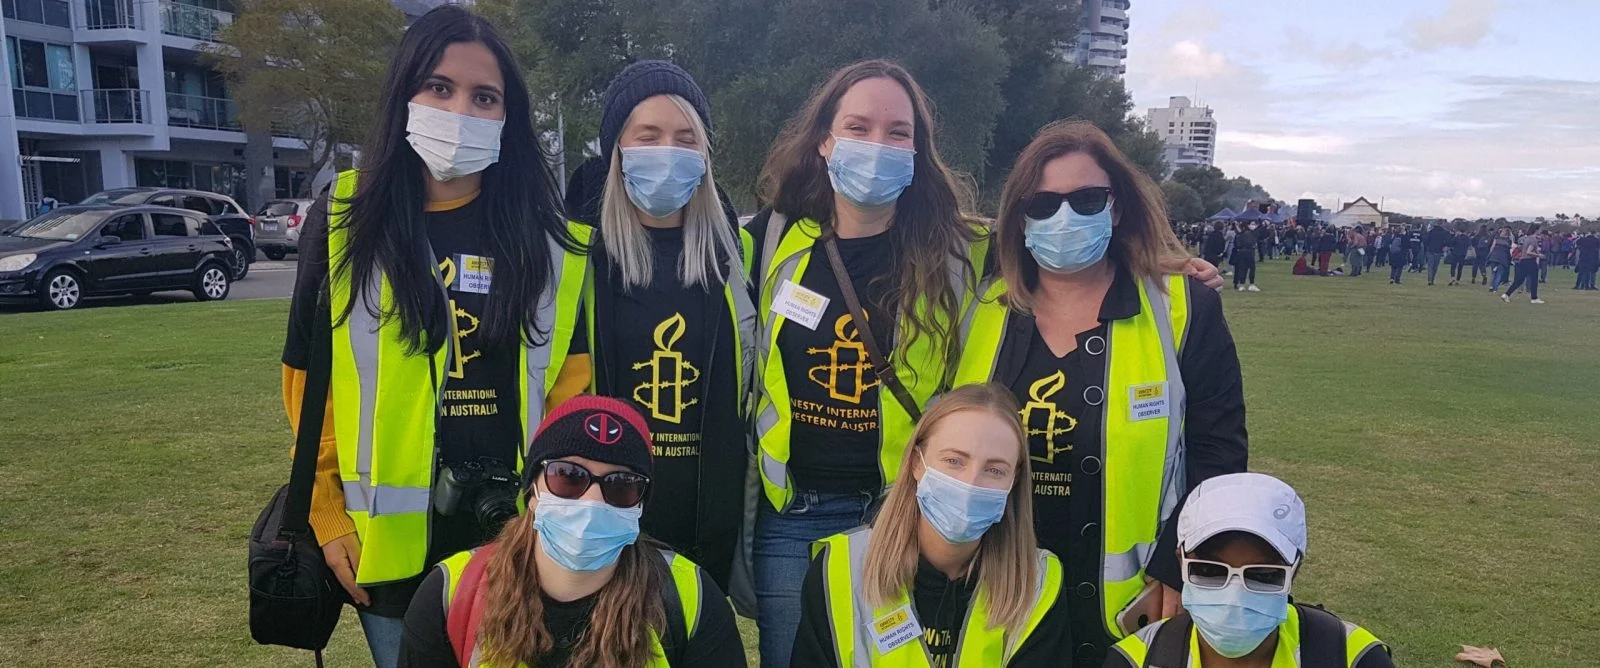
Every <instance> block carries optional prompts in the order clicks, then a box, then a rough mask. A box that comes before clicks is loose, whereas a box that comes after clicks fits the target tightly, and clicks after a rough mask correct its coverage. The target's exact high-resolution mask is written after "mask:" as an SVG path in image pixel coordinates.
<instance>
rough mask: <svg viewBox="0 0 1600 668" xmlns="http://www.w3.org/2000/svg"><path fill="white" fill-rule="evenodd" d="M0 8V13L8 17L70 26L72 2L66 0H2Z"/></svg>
mask: <svg viewBox="0 0 1600 668" xmlns="http://www.w3.org/2000/svg"><path fill="white" fill-rule="evenodd" d="M0 9H3V11H0V15H4V16H5V17H6V18H8V19H16V20H18V21H27V22H29V23H42V24H44V25H48V26H60V27H62V28H71V27H72V4H71V3H69V2H67V0H3V1H0Z"/></svg>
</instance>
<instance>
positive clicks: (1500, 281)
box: [1489, 262, 1511, 290]
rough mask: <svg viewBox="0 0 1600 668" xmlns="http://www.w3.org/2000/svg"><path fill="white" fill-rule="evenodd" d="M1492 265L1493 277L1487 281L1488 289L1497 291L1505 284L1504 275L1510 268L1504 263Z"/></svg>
mask: <svg viewBox="0 0 1600 668" xmlns="http://www.w3.org/2000/svg"><path fill="white" fill-rule="evenodd" d="M1493 264H1494V276H1493V277H1492V280H1490V281H1489V289H1490V290H1499V289H1500V286H1501V285H1504V284H1505V282H1506V274H1507V273H1509V271H1510V269H1511V267H1510V265H1507V264H1506V263H1504V262H1495V263H1493Z"/></svg>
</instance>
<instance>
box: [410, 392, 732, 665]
mask: <svg viewBox="0 0 1600 668" xmlns="http://www.w3.org/2000/svg"><path fill="white" fill-rule="evenodd" d="M648 429H649V427H647V426H646V424H645V421H644V418H643V417H642V416H640V415H639V412H638V411H636V410H634V409H633V407H632V406H630V405H628V404H626V403H624V402H622V401H620V400H617V399H612V398H609V397H579V398H576V399H573V400H572V401H569V402H567V403H565V404H562V405H561V406H560V407H558V408H556V409H555V411H553V412H552V413H551V414H550V418H549V419H548V420H546V421H545V423H544V424H543V425H541V426H540V427H539V433H538V435H537V436H534V438H533V443H532V444H531V445H529V446H528V465H527V466H526V467H525V468H524V469H523V473H522V489H523V490H525V491H524V498H525V499H526V500H527V504H528V513H527V514H526V515H525V516H523V517H521V518H519V519H515V520H512V521H511V522H509V523H507V524H506V526H505V528H504V529H503V530H502V531H501V532H500V535H499V537H498V538H496V539H495V540H494V542H492V543H490V544H488V545H485V546H484V547H482V548H479V549H477V550H473V551H470V552H461V553H459V554H456V555H454V556H451V557H450V558H448V559H445V560H444V561H443V562H441V563H440V564H439V566H438V568H436V569H435V570H434V571H433V572H432V573H429V574H428V577H427V579H426V580H424V581H423V582H422V587H421V588H420V589H418V590H417V595H416V598H415V599H413V600H412V602H411V609H410V610H409V611H407V612H406V619H405V640H404V642H403V643H402V644H401V653H400V665H401V666H402V668H457V667H458V666H466V667H468V668H515V667H516V666H538V667H539V668H567V667H572V668H645V667H649V668H668V667H675V668H682V667H683V666H689V667H703V668H723V667H724V666H733V667H735V668H742V667H743V666H744V665H745V657H744V646H743V645H742V644H741V643H740V641H739V630H738V629H737V628H736V627H735V626H734V623H733V611H732V610H731V609H729V607H728V601H727V599H725V598H724V597H723V595H722V590H721V589H718V588H717V585H716V583H714V582H712V581H711V578H709V577H705V574H704V573H702V572H701V570H700V568H699V567H698V566H696V565H695V564H694V562H692V561H690V560H689V559H688V558H686V557H684V556H681V555H677V554H673V553H672V552H669V551H666V550H663V549H659V548H657V547H654V546H653V544H652V543H649V542H640V534H639V517H640V515H641V514H642V513H643V512H644V510H643V508H642V507H641V506H643V505H644V504H645V502H646V499H647V498H648V497H649V496H650V494H651V492H652V485H651V477H650V474H651V469H652V459H653V457H652V455H651V445H650V432H649V431H648Z"/></svg>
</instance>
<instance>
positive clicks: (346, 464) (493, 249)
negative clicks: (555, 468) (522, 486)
mask: <svg viewBox="0 0 1600 668" xmlns="http://www.w3.org/2000/svg"><path fill="white" fill-rule="evenodd" d="M376 118H377V119H378V124H377V127H375V128H374V131H373V134H372V136H371V137H370V138H369V139H368V141H367V142H366V143H364V144H363V149H364V151H363V156H362V157H363V161H362V164H363V167H362V168H361V169H360V170H359V171H349V172H345V173H342V174H340V175H339V177H338V180H337V181H336V182H335V183H334V185H333V187H332V195H331V197H325V198H323V199H322V200H321V201H319V202H318V203H317V205H316V206H315V207H314V208H313V209H312V213H311V215H310V216H309V217H308V218H309V219H308V221H307V229H306V232H305V234H304V235H303V239H302V243H303V244H304V245H303V246H302V247H301V256H300V257H301V262H300V273H299V276H298V277H297V280H296V285H295V292H294V301H293V305H292V307H291V314H290V318H289V328H288V329H289V332H288V336H287V340H286V341H285V344H284V355H283V362H284V365H285V368H284V383H283V385H284V388H283V389H284V393H283V394H284V402H285V405H286V407H287V409H288V413H289V416H290V423H291V424H297V423H298V422H297V418H298V415H299V412H300V410H301V409H302V408H303V407H302V406H301V405H300V403H301V396H302V393H303V392H304V386H305V378H306V369H307V366H308V364H309V359H310V358H311V356H310V355H309V352H310V351H311V349H312V347H313V346H330V345H331V348H332V354H331V359H332V369H331V383H330V392H329V397H328V402H327V408H326V410H327V411H328V413H327V415H328V417H327V419H326V420H325V422H324V424H325V425H326V427H325V429H324V433H323V434H322V441H321V446H320V450H319V454H318V457H317V475H316V481H315V484H314V486H313V493H312V504H311V528H312V530H313V531H314V532H315V533H316V536H317V539H318V541H319V542H320V543H321V544H322V546H323V552H324V555H325V556H326V558H327V560H328V564H329V566H330V567H331V569H332V571H333V573H334V574H335V575H336V576H337V577H338V579H339V582H340V584H342V585H343V586H344V588H345V589H346V590H347V591H348V592H349V594H350V596H351V598H352V599H353V600H354V601H355V603H356V605H357V610H358V611H359V612H360V618H361V622H362V626H363V628H364V630H365V631H366V635H367V642H368V646H369V648H370V649H371V651H372V655H373V660H374V662H375V663H376V664H377V666H378V668H393V666H394V665H395V661H396V654H397V653H398V651H399V646H400V630H401V626H402V625H401V620H402V618H403V617H404V615H405V610H406V606H407V604H408V603H409V602H410V601H411V596H412V592H414V591H415V590H416V587H417V584H418V583H419V582H420V581H421V579H422V575H423V574H424V572H425V571H426V569H427V568H428V567H429V566H431V565H433V564H434V563H436V562H437V561H438V560H439V559H442V558H444V557H445V556H448V555H450V554H454V553H456V552H458V551H461V550H465V549H469V548H472V547H475V546H477V545H481V544H483V542H485V541H486V540H488V539H489V538H492V537H493V536H494V535H495V532H496V531H498V529H499V526H498V525H499V523H501V522H503V521H504V520H505V518H507V517H511V516H514V515H515V514H516V487H515V485H516V480H517V471H518V470H520V468H521V464H522V451H523V449H524V447H525V445H526V443H527V442H528V436H529V435H531V434H532V433H533V432H534V430H536V429H537V428H538V427H539V422H540V420H541V419H542V418H543V415H544V412H545V406H546V403H547V402H549V403H550V404H551V405H554V403H558V400H559V399H560V398H564V397H566V396H571V395H573V394H576V393H578V392H580V391H582V389H583V388H584V387H585V386H587V385H588V382H589V373H588V371H589V368H588V362H587V360H586V359H584V358H583V348H582V337H581V335H580V336H576V337H575V336H574V331H575V330H576V329H577V328H578V325H577V323H578V318H579V313H578V300H579V293H580V292H581V290H582V286H583V281H584V271H585V269H586V264H585V262H584V261H583V256H582V255H581V253H578V252H574V251H576V250H578V249H579V248H580V245H579V244H578V243H577V241H576V240H574V239H573V238H572V236H571V234H570V233H569V232H568V230H567V227H566V226H565V225H564V224H563V221H562V218H561V208H560V201H559V199H558V197H557V188H556V184H555V182H554V179H553V177H552V175H551V174H550V172H549V170H548V168H547V166H546V164H545V161H544V159H543V155H544V154H543V153H542V152H541V151H540V149H539V143H538V141H537V138H536V135H535V133H534V128H533V121H532V117H531V115H530V111H529V103H528V91H527V87H526V86H525V85H524V84H523V82H522V78H521V75H520V74H519V69H518V68H517V66H516V64H515V63H514V62H513V61H512V58H511V55H510V51H509V49H507V48H506V45H505V43H504V42H503V41H502V40H501V39H500V37H499V36H498V35H496V34H495V31H494V28H493V27H491V26H490V25H489V24H488V23H487V22H485V21H484V20H483V19H481V18H479V17H477V16H474V15H473V14H471V13H470V12H469V11H468V10H465V9H463V8H461V7H459V6H444V7H440V8H438V9H435V10H433V11H431V12H429V13H427V14H426V15H424V16H423V17H422V18H421V19H418V20H417V22H416V23H414V24H413V25H412V26H411V28H410V29H408V30H407V31H406V33H405V36H404V38H403V39H402V40H401V42H400V45H399V47H398V49H397V51H396V53H395V56H394V60H393V62H392V63H391V64H390V69H389V75H388V81H387V83H386V84H385V87H384V90H383V94H382V98H381V104H380V109H379V113H378V114H377V116H376ZM569 362H571V363H569ZM315 403H321V402H320V401H318V402H315ZM304 408H309V409H312V410H323V406H321V405H312V406H306V407H304Z"/></svg>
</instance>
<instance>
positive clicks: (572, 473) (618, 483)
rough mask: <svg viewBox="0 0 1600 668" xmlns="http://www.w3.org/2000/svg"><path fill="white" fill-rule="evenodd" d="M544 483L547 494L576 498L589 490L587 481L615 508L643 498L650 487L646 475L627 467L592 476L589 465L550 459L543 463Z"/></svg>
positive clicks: (631, 505)
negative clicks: (584, 465)
mask: <svg viewBox="0 0 1600 668" xmlns="http://www.w3.org/2000/svg"><path fill="white" fill-rule="evenodd" d="M543 466H544V471H543V475H544V486H545V489H548V490H550V493H551V494H554V495H556V496H559V497H561V498H563V499H576V498H580V497H582V496H583V495H584V494H585V493H586V492H588V491H589V487H590V486H591V485H595V484H599V485H600V496H602V497H605V500H606V503H607V504H610V505H613V506H616V507H618V508H632V507H634V506H637V505H639V504H640V503H641V502H643V501H644V495H645V492H648V491H650V479H649V478H646V477H644V476H642V475H639V474H637V473H633V472H630V471H612V472H610V473H607V474H605V475H603V476H596V475H595V474H593V473H590V472H589V469H586V468H584V467H583V466H582V465H579V464H574V463H572V462H566V461H561V460H559V459H553V460H550V461H547V462H545V463H544V465H543Z"/></svg>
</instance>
